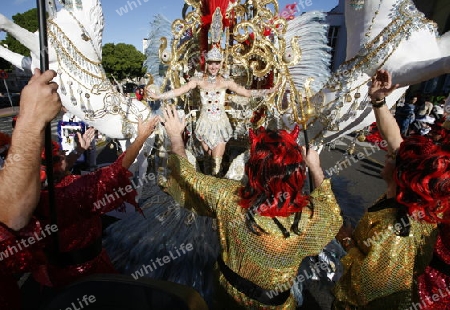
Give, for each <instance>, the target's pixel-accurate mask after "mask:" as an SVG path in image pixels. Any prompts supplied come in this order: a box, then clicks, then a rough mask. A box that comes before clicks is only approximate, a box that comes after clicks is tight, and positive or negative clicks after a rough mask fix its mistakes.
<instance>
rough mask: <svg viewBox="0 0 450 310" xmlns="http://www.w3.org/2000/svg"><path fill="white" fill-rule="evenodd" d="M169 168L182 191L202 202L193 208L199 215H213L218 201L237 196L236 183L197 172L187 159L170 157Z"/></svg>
mask: <svg viewBox="0 0 450 310" xmlns="http://www.w3.org/2000/svg"><path fill="white" fill-rule="evenodd" d="M169 168H170V170H171V176H172V177H173V178H174V179H175V180H176V181H177V182H178V183H179V185H180V187H181V189H182V190H185V191H187V192H188V193H189V195H190V196H195V197H197V198H199V199H200V200H202V201H203V202H204V203H201V204H196V205H195V206H193V208H194V209H195V210H196V211H197V212H199V213H200V214H210V213H211V211H212V212H213V213H215V212H216V210H217V206H218V203H219V201H220V200H221V199H225V198H226V196H230V195H231V196H232V195H237V189H238V187H239V186H240V183H239V182H237V181H233V180H228V179H218V178H216V177H213V176H209V175H204V174H202V173H200V172H197V171H196V170H195V167H194V166H192V164H191V163H190V162H189V161H188V160H187V158H184V157H181V156H177V155H170V157H169ZM205 208H207V210H205Z"/></svg>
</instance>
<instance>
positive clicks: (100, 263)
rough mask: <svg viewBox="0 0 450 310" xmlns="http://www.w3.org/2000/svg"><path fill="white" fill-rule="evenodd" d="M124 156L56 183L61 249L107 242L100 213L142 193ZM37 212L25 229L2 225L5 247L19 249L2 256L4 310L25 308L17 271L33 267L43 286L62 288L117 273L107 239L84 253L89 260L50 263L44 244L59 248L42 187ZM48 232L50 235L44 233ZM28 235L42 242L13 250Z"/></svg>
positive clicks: (0, 301) (0, 305) (0, 303)
mask: <svg viewBox="0 0 450 310" xmlns="http://www.w3.org/2000/svg"><path fill="white" fill-rule="evenodd" d="M123 156H124V155H123V154H122V156H120V157H119V159H117V160H116V162H114V163H113V164H112V165H110V166H108V167H105V168H102V169H99V170H97V171H95V172H93V173H90V174H87V175H84V176H79V175H69V176H66V177H65V178H64V179H63V180H62V181H61V182H60V183H58V184H57V185H56V186H55V197H56V199H55V200H56V201H55V202H56V207H57V214H58V223H57V229H58V235H59V247H60V249H59V250H60V251H61V252H71V253H72V254H74V253H75V254H77V255H76V256H80V255H79V254H80V253H82V252H83V251H82V249H93V248H96V247H95V246H93V245H94V244H95V243H96V242H98V241H101V233H102V225H101V219H100V215H101V214H104V213H106V212H109V211H111V210H113V209H116V208H119V207H120V206H121V205H122V203H123V202H124V201H127V202H129V203H134V202H135V196H136V192H135V190H134V188H133V187H132V185H131V182H130V176H131V173H130V172H129V171H128V170H127V169H126V168H124V167H122V159H123ZM34 215H35V217H36V218H37V219H38V220H36V219H32V220H31V221H30V223H29V224H28V225H27V226H26V227H24V228H23V229H22V230H20V231H19V232H14V231H12V230H10V229H8V228H7V227H5V226H0V251H1V252H5V251H8V250H10V251H12V252H11V253H14V254H12V255H11V256H10V257H8V258H7V259H3V257H4V256H2V259H3V262H2V264H1V265H0V266H1V267H0V274H1V277H0V278H1V280H0V289H2V291H1V294H0V295H1V296H0V309H19V306H18V303H19V297H18V296H19V295H18V294H19V290H18V287H17V284H16V279H15V278H14V274H16V273H23V272H29V271H33V275H34V277H35V279H36V280H37V281H38V282H40V283H41V284H43V285H47V286H51V287H60V286H63V285H66V284H68V283H71V282H73V281H76V280H77V279H79V278H81V277H84V276H87V275H91V274H95V273H112V272H116V271H115V270H114V268H113V266H112V264H111V262H110V260H109V257H108V256H107V254H106V252H105V250H104V249H101V243H100V249H101V250H99V252H97V253H96V254H95V256H92V251H90V252H91V253H83V255H81V257H82V259H83V258H90V259H89V260H87V261H84V262H83V263H79V264H71V265H68V266H67V265H64V266H63V265H60V266H57V265H55V264H53V263H52V262H50V263H48V262H47V258H46V257H45V255H44V247H45V249H46V250H47V252H48V250H49V249H50V250H51V249H52V248H53V243H52V242H53V235H52V234H48V233H47V232H45V231H44V230H43V229H44V227H50V211H49V204H48V192H47V191H42V193H41V199H40V202H39V205H38V207H37V209H36V211H35V213H34ZM53 227H55V226H53ZM50 231H51V232H53V231H52V230H50ZM44 234H45V237H42V236H44ZM27 238H34V240H35V242H36V243H34V244H32V245H29V246H27V247H25V246H22V247H21V250H19V251H17V253H15V252H16V251H15V250H11V249H10V248H8V246H12V245H17V242H20V240H21V239H27ZM30 240H31V239H30ZM28 243H31V242H28ZM88 252H89V251H88ZM72 256H73V255H72ZM72 256H71V255H67V254H66V255H64V257H65V258H66V259H65V261H66V262H67V261H68V260H67V258H69V261H70V260H71V261H72V262H76V261H77V258H73V257H72ZM78 260H79V258H78Z"/></svg>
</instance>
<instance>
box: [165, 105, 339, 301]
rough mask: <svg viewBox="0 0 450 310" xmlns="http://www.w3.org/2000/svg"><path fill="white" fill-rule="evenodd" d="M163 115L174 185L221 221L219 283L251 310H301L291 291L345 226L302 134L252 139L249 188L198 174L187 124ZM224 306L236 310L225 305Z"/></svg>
mask: <svg viewBox="0 0 450 310" xmlns="http://www.w3.org/2000/svg"><path fill="white" fill-rule="evenodd" d="M164 112H165V113H164V114H165V115H164V117H165V128H166V130H167V133H168V136H169V138H170V140H171V143H172V153H173V154H172V155H171V157H170V159H169V167H170V169H171V173H172V176H173V178H175V179H176V180H177V181H178V183H179V184H180V185H181V187H182V188H183V189H184V190H187V191H189V192H191V193H194V194H197V195H198V196H200V197H201V198H202V199H203V200H204V201H205V202H206V204H207V208H208V209H209V210H208V211H212V212H213V213H214V215H215V216H216V217H217V220H218V230H219V237H220V243H221V256H220V258H219V259H218V266H219V269H220V279H219V281H220V283H221V286H222V288H223V289H224V290H225V291H226V292H227V298H229V299H230V301H233V303H235V304H238V305H241V306H244V307H245V308H246V309H295V307H296V302H295V300H294V297H293V296H292V294H291V293H290V287H291V286H292V283H293V281H294V280H295V277H296V276H297V270H298V268H299V265H300V263H301V261H302V260H303V258H305V257H306V256H310V255H316V254H318V253H319V252H320V251H321V250H322V249H323V248H324V247H325V245H326V244H327V243H328V242H329V241H330V240H332V239H333V238H334V236H335V235H336V234H337V232H338V230H339V228H340V227H341V225H342V218H341V216H340V208H339V206H338V204H337V202H336V200H335V198H334V195H333V193H332V191H331V185H330V182H329V180H324V176H323V172H322V168H321V167H320V161H319V157H318V154H317V153H316V152H314V151H313V150H310V151H309V152H308V154H307V155H305V153H304V149H302V148H301V147H300V146H299V145H298V144H297V142H296V138H297V135H298V128H296V129H295V130H294V131H293V132H292V133H288V132H286V131H285V130H280V131H271V130H267V131H266V130H265V129H264V128H262V127H261V128H260V129H259V130H258V131H256V132H253V131H250V140H251V147H250V159H249V162H248V163H247V164H246V168H245V170H246V174H247V176H248V177H249V182H248V185H247V186H244V187H243V186H242V185H241V184H240V183H239V182H237V181H233V180H225V179H217V178H215V177H211V176H205V175H203V174H201V173H198V172H196V170H195V168H194V167H193V166H192V165H191V164H190V163H189V161H188V160H187V158H186V153H185V148H184V144H183V140H182V137H181V132H182V131H183V129H184V125H185V124H184V120H179V119H178V116H176V115H177V114H176V110H175V108H174V107H166V109H165V111H164ZM306 165H307V166H308V167H309V169H310V173H311V174H312V175H311V176H312V178H313V182H314V184H315V186H316V189H315V190H314V191H313V192H312V193H311V195H310V196H308V195H304V194H303V192H302V187H303V184H304V180H305V170H306ZM199 211H202V210H199ZM230 297H231V298H230ZM220 306H221V307H223V309H235V308H232V306H231V305H229V304H227V302H226V301H221V302H220Z"/></svg>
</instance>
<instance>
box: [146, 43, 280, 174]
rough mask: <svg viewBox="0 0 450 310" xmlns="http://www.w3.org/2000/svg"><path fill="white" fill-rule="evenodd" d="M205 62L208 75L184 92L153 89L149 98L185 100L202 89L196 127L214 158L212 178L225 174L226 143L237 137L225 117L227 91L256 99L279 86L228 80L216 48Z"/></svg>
mask: <svg viewBox="0 0 450 310" xmlns="http://www.w3.org/2000/svg"><path fill="white" fill-rule="evenodd" d="M205 60H206V70H205V71H206V73H205V74H203V75H200V76H196V77H193V78H191V80H190V81H189V82H188V83H187V84H185V85H183V86H181V87H180V88H177V89H173V90H171V91H168V92H165V93H162V94H156V93H155V92H154V90H153V88H149V89H147V94H148V96H149V97H151V98H154V99H161V100H167V99H172V98H175V97H178V96H181V95H183V94H185V93H187V92H188V91H190V90H192V89H194V88H196V87H198V88H199V90H200V98H201V111H200V117H199V119H198V121H197V124H196V128H195V135H196V137H197V139H198V140H199V141H200V142H201V143H202V147H203V150H204V151H205V153H206V154H207V155H209V156H212V174H213V175H217V174H219V172H220V170H221V164H222V156H223V154H224V153H225V146H226V143H227V142H228V140H230V138H231V137H232V135H233V129H232V128H231V124H230V121H229V119H228V116H227V115H226V113H225V94H226V91H227V90H231V91H232V92H234V93H235V94H237V95H240V96H244V97H255V98H256V97H264V95H266V94H271V93H273V92H275V91H276V90H277V88H278V85H276V86H275V87H273V88H270V89H261V90H259V89H246V88H244V87H242V86H240V85H238V84H236V82H234V81H233V80H232V79H231V78H229V77H228V76H225V75H221V74H220V69H221V67H222V63H223V56H222V52H221V51H220V47H218V46H213V47H212V48H211V49H210V50H209V52H208V53H207V54H206V58H205ZM208 173H209V172H208Z"/></svg>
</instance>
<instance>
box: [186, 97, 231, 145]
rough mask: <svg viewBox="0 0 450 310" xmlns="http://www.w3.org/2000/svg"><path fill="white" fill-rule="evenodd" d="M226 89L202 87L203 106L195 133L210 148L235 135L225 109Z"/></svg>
mask: <svg viewBox="0 0 450 310" xmlns="http://www.w3.org/2000/svg"><path fill="white" fill-rule="evenodd" d="M225 91H226V90H225V89H200V98H201V104H202V107H201V111H200V117H199V119H198V121H197V126H196V128H195V135H196V137H197V139H198V140H200V141H203V142H205V143H206V144H207V145H208V147H209V148H210V149H214V148H215V147H216V146H217V145H218V144H219V143H221V142H227V141H228V140H230V138H231V137H232V135H233V129H232V128H231V124H230V121H229V119H228V116H227V114H226V113H225V109H224V104H225Z"/></svg>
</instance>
